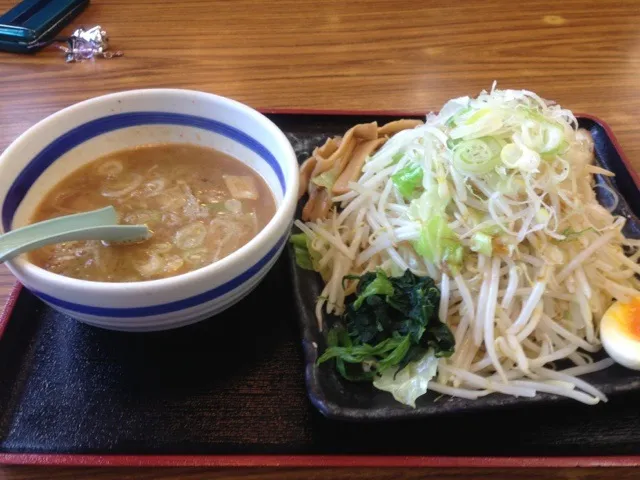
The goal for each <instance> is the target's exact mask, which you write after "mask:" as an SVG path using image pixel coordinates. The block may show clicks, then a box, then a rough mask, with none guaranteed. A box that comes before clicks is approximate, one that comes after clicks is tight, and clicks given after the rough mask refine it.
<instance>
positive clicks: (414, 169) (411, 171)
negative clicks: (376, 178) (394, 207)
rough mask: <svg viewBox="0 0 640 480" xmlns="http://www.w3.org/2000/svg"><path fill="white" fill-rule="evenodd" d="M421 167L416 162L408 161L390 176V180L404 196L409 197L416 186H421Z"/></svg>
mask: <svg viewBox="0 0 640 480" xmlns="http://www.w3.org/2000/svg"><path fill="white" fill-rule="evenodd" d="M422 175H423V172H422V167H421V166H420V165H418V164H417V163H413V162H411V163H409V164H408V165H407V166H406V167H404V168H401V169H400V170H398V171H397V172H396V173H395V174H393V175H392V176H391V181H392V182H393V184H394V185H395V186H396V188H397V189H398V191H399V192H400V194H401V195H402V196H403V197H404V198H408V199H411V198H413V194H414V192H415V191H416V189H417V188H419V187H420V186H422Z"/></svg>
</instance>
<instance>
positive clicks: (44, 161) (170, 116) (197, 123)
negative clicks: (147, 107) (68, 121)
mask: <svg viewBox="0 0 640 480" xmlns="http://www.w3.org/2000/svg"><path fill="white" fill-rule="evenodd" d="M159 124H164V125H167V124H168V125H184V126H188V127H196V128H202V129H204V130H209V131H211V132H214V133H217V134H219V135H222V136H224V137H227V138H229V139H231V140H233V141H235V142H237V143H239V144H241V145H243V146H245V147H247V148H249V149H250V150H252V151H253V152H255V153H256V154H258V155H259V156H260V157H261V158H262V159H263V160H265V161H266V162H267V163H268V164H269V166H270V167H271V168H272V170H273V171H274V172H275V174H276V176H277V177H278V180H279V182H280V186H281V187H282V192H283V193H284V192H285V189H286V183H285V180H284V174H283V172H282V168H281V167H280V164H279V163H278V161H277V160H276V159H275V157H274V156H273V154H272V153H271V152H270V151H269V150H267V148H266V147H265V146H264V145H262V144H261V143H260V142H258V141H257V140H256V139H255V138H253V137H251V136H249V135H247V134H246V133H245V132H243V131H241V130H238V129H237V128H235V127H232V126H231V125H227V124H226V123H222V122H219V121H217V120H211V119H209V118H204V117H197V116H194V115H184V114H181V113H166V112H132V113H119V114H116V115H109V116H107V117H102V118H98V119H96V120H92V121H90V122H87V123H84V124H82V125H79V126H77V127H75V128H74V129H73V130H69V131H68V132H66V133H65V134H64V135H62V136H60V137H58V138H56V139H55V140H54V141H53V142H51V143H50V144H49V145H47V146H46V147H45V148H43V149H42V150H41V151H40V153H38V154H37V155H36V156H35V157H34V158H33V159H32V160H31V161H30V162H29V164H28V165H27V166H26V167H25V168H24V169H23V170H22V171H21V172H20V174H19V175H18V176H17V177H16V179H15V180H14V182H13V184H12V185H11V187H10V188H9V191H8V192H7V196H6V198H5V201H4V203H3V205H2V226H3V227H4V230H5V231H8V230H9V229H10V228H11V223H12V221H13V216H14V215H15V213H16V210H17V209H18V206H19V205H20V203H21V202H22V200H24V197H25V196H26V194H27V192H28V191H29V189H30V188H31V187H32V186H33V184H34V183H35V182H36V180H37V179H38V178H39V177H40V175H42V173H43V172H44V171H45V170H46V169H47V168H49V167H50V166H51V165H52V164H53V163H54V162H55V161H56V160H57V159H58V158H60V157H61V156H62V155H64V154H65V153H67V152H68V151H69V150H71V149H72V148H75V147H77V146H78V145H80V144H82V143H84V142H86V141H87V140H89V139H91V138H94V137H97V136H98V135H102V134H103V133H107V132H111V131H113V130H119V129H121V128H127V127H134V126H140V125H159Z"/></svg>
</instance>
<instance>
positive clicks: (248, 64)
mask: <svg viewBox="0 0 640 480" xmlns="http://www.w3.org/2000/svg"><path fill="white" fill-rule="evenodd" d="M15 3H16V1H15V0H0V11H4V10H6V9H8V8H9V7H11V6H13V5H14V4H15ZM95 24H101V25H102V26H103V27H105V28H106V29H107V30H108V32H109V34H110V36H111V38H112V46H113V48H114V49H121V50H123V51H124V53H125V56H124V57H123V58H118V59H112V60H98V61H96V62H86V63H81V64H65V62H64V60H63V56H62V54H61V53H60V52H59V51H57V50H55V49H49V50H47V51H43V52H40V53H38V54H37V55H33V56H21V55H10V54H2V53H0V150H2V149H4V148H5V147H6V146H7V145H9V143H10V142H11V141H12V140H14V139H15V138H16V137H17V136H18V135H19V134H20V133H22V132H23V131H24V130H26V129H27V128H28V127H30V126H31V125H33V124H34V123H36V122H37V121H39V120H41V119H43V118H44V117H46V116H47V115H49V114H51V113H53V112H55V111H56V110H58V109H60V108H62V107H65V106H68V105H70V104H72V103H75V102H78V101H80V100H84V99H87V98H90V97H93V96H96V95H100V94H104V93H108V92H116V91H119V90H124V89H131V88H141V87H181V88H192V89H198V90H204V91H208V92H215V93H218V94H221V95H225V96H230V97H233V98H235V99H237V100H240V101H242V102H245V103H248V104H250V105H251V106H253V107H258V108H264V109H270V108H299V109H348V110H350V109H352V110H379V109H387V110H404V111H416V112H427V111H429V110H432V109H437V108H439V107H440V106H441V105H442V104H443V102H445V101H446V100H447V99H448V98H451V97H454V96H460V95H467V94H469V95H474V94H477V93H478V92H479V91H480V90H481V89H483V88H489V87H490V86H491V83H492V82H493V80H494V79H495V80H498V82H499V86H501V87H503V88H527V89H530V90H533V91H536V92H537V93H539V94H540V95H542V96H544V97H546V98H550V99H554V100H556V101H558V102H559V103H560V104H562V105H564V106H566V107H568V108H570V109H572V110H573V111H574V112H583V113H591V114H594V115H597V116H599V117H601V118H602V119H604V120H606V121H607V122H608V123H609V124H610V125H611V126H612V127H613V130H614V132H615V133H616V135H617V137H618V139H619V140H620V143H621V145H622V147H623V149H624V150H625V151H626V153H627V154H628V156H629V158H630V159H631V160H632V162H633V163H634V165H635V166H636V168H639V169H640V127H639V126H638V125H639V122H638V119H637V116H638V114H640V80H639V79H640V28H639V27H638V25H640V2H638V1H633V0H626V1H624V0H623V1H606V0H601V1H600V2H591V1H586V0H584V1H581V0H563V1H556V0H548V1H528V2H512V1H507V0H485V1H482V2H476V1H473V0H458V1H455V2H452V1H448V2H447V1H422V2H420V1H417V2H415V1H414V2H399V1H398V2H394V1H389V0H359V1H351V2H346V1H344V0H331V1H322V2H319V1H317V0H278V1H275V0H274V1H262V2H255V1H251V0H227V1H222V0H218V1H212V0H183V1H170V0H165V2H164V4H163V3H162V2H159V1H158V0H136V1H135V2H133V1H130V0H94V2H93V4H92V5H90V6H89V8H88V9H87V10H86V11H85V12H84V13H83V14H82V15H81V16H80V17H79V18H77V19H76V20H75V22H74V24H73V25H74V26H78V25H88V26H90V25H95ZM69 30H71V29H69ZM12 283H13V280H12V277H11V276H10V275H9V274H8V273H7V271H6V270H5V269H4V268H2V269H1V270H0V301H1V300H3V299H4V298H5V297H6V295H7V293H8V292H9V289H10V285H11V284H12ZM261 475H264V476H265V477H267V478H274V479H276V478H277V479H284V478H347V477H351V476H354V477H358V478H363V479H364V478H367V479H383V478H384V479H387V478H389V479H390V478H398V477H400V476H404V477H406V478H424V477H426V476H429V478H432V477H433V478H442V477H447V478H481V477H482V478H484V477H489V476H491V478H498V477H500V478H502V477H509V478H514V479H515V478H550V477H558V478H578V477H587V476H590V477H591V476H593V478H614V477H615V478H631V475H632V473H631V472H630V471H627V472H625V471H622V470H615V471H604V470H591V471H585V470H576V469H563V470H556V471H553V472H551V471H545V470H535V471H527V472H525V471H522V470H521V471H517V470H513V471H507V470H495V469H494V470H482V471H481V470H464V471H463V470H448V471H435V470H428V471H419V472H418V471H409V470H404V471H403V470H400V469H394V470H386V471H385V470H368V471H353V470H341V471H337V470H333V471H326V470H324V471H311V470H305V471H294V470H284V469H278V470H273V469H272V470H265V471H256V470H239V471H220V470H216V471H212V470H202V469H200V470H190V469H162V470H161V469H149V470H135V469H127V470H108V469H107V470H100V471H94V470H91V469H82V470H77V469H76V470H73V469H61V468H60V469H46V470H44V469H39V468H34V467H12V468H4V469H2V470H0V477H2V478H24V479H26V478H29V479H36V478H42V479H45V478H46V479H52V478H53V479H63V478H85V477H93V478H105V479H106V478H114V479H116V478H118V479H125V478H193V479H196V478H197V479H201V478H229V477H230V478H255V477H258V476H261ZM493 475H495V477H494V476H493ZM627 475H628V477H627Z"/></svg>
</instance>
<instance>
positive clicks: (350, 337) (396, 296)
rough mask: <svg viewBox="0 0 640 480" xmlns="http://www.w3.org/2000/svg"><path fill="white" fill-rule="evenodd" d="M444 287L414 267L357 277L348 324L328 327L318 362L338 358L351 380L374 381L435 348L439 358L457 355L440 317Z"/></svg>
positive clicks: (338, 364) (341, 369) (338, 365)
mask: <svg viewBox="0 0 640 480" xmlns="http://www.w3.org/2000/svg"><path fill="white" fill-rule="evenodd" d="M439 304H440V291H439V290H438V288H437V287H436V286H435V283H434V281H433V279H431V278H429V277H418V276H417V275H414V274H413V273H412V272H411V271H410V270H407V271H405V272H404V274H403V275H401V276H399V277H387V275H386V274H385V273H384V272H382V271H381V270H380V271H378V272H368V273H365V274H364V275H362V276H361V277H359V281H358V286H357V289H356V292H355V294H354V295H352V296H351V297H349V299H348V300H347V304H346V311H345V315H344V319H343V320H344V323H345V324H346V327H345V325H344V324H343V323H341V322H338V323H337V324H336V325H335V326H334V327H333V328H332V329H331V330H330V332H329V335H328V339H327V344H328V348H327V349H326V350H325V352H324V353H323V354H322V356H320V358H319V359H318V364H320V363H323V362H326V361H328V360H330V359H335V360H336V369H337V370H338V372H339V373H340V374H341V375H342V376H343V377H344V378H346V379H347V380H351V381H363V380H370V379H372V378H374V377H375V376H376V375H378V374H381V373H382V372H384V371H386V370H387V369H389V368H395V369H396V373H397V372H400V371H401V370H402V369H403V368H404V367H405V366H406V365H407V364H409V362H412V361H416V360H417V359H419V358H421V357H423V356H424V355H425V353H426V352H427V351H428V350H429V349H431V350H432V352H433V354H434V355H435V356H436V357H448V356H450V355H452V354H453V350H454V345H455V340H454V337H453V335H452V333H451V331H450V330H449V328H448V327H447V326H446V325H445V324H443V323H442V322H440V320H439V319H438V307H439Z"/></svg>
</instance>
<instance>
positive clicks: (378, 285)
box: [353, 270, 393, 310]
mask: <svg viewBox="0 0 640 480" xmlns="http://www.w3.org/2000/svg"><path fill="white" fill-rule="evenodd" d="M371 295H393V285H391V282H390V281H389V278H388V277H387V276H386V275H385V274H384V272H383V271H382V270H378V273H376V278H375V279H374V280H373V281H372V282H371V283H369V285H367V288H365V289H364V292H362V293H361V294H360V295H359V296H358V298H356V301H355V302H353V308H354V309H356V310H357V309H359V308H360V305H362V302H364V301H365V299H366V298H367V297H370V296H371Z"/></svg>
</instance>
